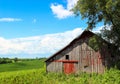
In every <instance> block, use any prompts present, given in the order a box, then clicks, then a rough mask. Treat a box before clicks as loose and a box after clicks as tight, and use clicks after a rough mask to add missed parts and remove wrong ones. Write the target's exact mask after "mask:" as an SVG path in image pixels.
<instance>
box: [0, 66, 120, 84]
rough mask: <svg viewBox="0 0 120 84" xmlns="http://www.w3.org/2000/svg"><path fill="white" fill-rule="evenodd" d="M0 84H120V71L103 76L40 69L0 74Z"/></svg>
mask: <svg viewBox="0 0 120 84" xmlns="http://www.w3.org/2000/svg"><path fill="white" fill-rule="evenodd" d="M0 83H1V84H120V70H117V69H111V70H109V71H107V72H105V73H104V74H87V73H80V74H71V75H65V74H62V73H46V72H45V67H43V68H41V69H33V70H22V71H13V72H1V73H0Z"/></svg>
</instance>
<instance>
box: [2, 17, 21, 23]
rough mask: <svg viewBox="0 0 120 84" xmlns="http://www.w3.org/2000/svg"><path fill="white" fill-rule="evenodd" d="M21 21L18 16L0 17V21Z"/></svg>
mask: <svg viewBox="0 0 120 84" xmlns="http://www.w3.org/2000/svg"><path fill="white" fill-rule="evenodd" d="M15 21H22V19H20V18H0V22H15Z"/></svg>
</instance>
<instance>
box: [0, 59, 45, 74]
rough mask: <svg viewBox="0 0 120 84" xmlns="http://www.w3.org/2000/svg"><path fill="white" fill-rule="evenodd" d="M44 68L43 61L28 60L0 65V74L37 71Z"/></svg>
mask: <svg viewBox="0 0 120 84" xmlns="http://www.w3.org/2000/svg"><path fill="white" fill-rule="evenodd" d="M43 66H44V60H29V61H20V62H16V63H9V64H0V72H8V71H18V70H29V69H39V68H42V67H43Z"/></svg>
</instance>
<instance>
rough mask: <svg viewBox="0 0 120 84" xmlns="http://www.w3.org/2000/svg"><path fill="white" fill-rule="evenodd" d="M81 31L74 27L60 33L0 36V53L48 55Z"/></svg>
mask: <svg viewBox="0 0 120 84" xmlns="http://www.w3.org/2000/svg"><path fill="white" fill-rule="evenodd" d="M100 29H101V27H99V28H98V29H96V30H94V32H99V30H100ZM83 31H84V30H83V28H75V29H74V30H70V31H66V32H62V33H56V34H46V35H41V36H33V37H26V38H16V39H5V38H3V37H0V55H1V56H2V55H9V54H12V55H14V54H15V55H20V54H26V55H27V54H28V58H29V56H30V55H33V57H34V55H35V54H37V55H39V56H47V57H48V56H49V55H51V54H53V53H55V52H56V51H58V50H60V49H61V48H63V47H64V46H66V45H67V44H68V43H69V42H71V41H72V40H73V39H74V38H76V37H77V36H78V35H80V34H81V33H82V32H83Z"/></svg>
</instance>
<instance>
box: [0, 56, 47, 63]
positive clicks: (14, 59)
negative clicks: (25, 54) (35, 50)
mask: <svg viewBox="0 0 120 84" xmlns="http://www.w3.org/2000/svg"><path fill="white" fill-rule="evenodd" d="M45 59H46V58H33V59H30V58H26V59H19V58H17V57H15V58H0V64H7V63H15V62H20V61H31V60H45Z"/></svg>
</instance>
